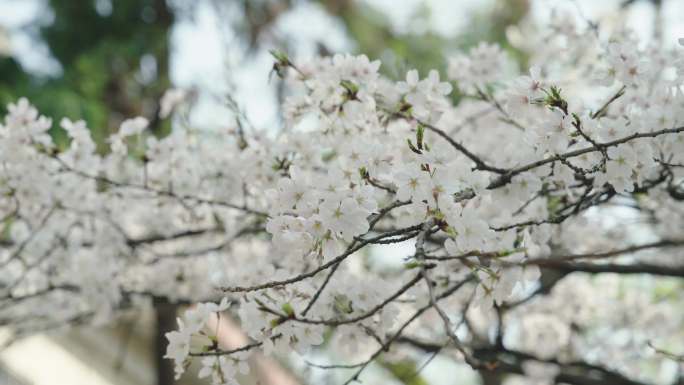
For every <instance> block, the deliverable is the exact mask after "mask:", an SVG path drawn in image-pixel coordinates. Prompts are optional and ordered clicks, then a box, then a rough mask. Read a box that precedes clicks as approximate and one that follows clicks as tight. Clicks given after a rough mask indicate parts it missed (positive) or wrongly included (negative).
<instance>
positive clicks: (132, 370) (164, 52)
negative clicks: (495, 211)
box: [0, 0, 684, 385]
mask: <svg viewBox="0 0 684 385" xmlns="http://www.w3.org/2000/svg"><path fill="white" fill-rule="evenodd" d="M555 6H559V7H564V8H566V9H571V10H572V11H573V12H574V14H576V15H577V17H578V18H582V19H583V20H584V22H586V21H587V20H591V21H593V22H597V23H601V25H605V24H611V25H619V24H621V23H623V22H627V23H628V24H629V25H630V26H631V27H632V28H634V29H635V30H636V32H637V33H638V34H640V35H641V36H642V37H644V38H647V39H648V38H649V37H652V36H657V35H660V36H665V37H666V40H667V38H674V37H681V36H684V23H682V21H681V20H682V16H684V2H683V1H681V0H601V1H595V0H576V1H575V0H555V1H552V0H537V1H534V0H430V1H419V0H401V1H397V0H318V1H315V0H0V114H2V115H4V112H5V108H6V104H7V103H9V102H13V101H16V100H17V99H18V98H19V97H22V96H26V97H28V98H29V99H30V100H31V102H32V103H34V104H35V105H36V106H37V107H38V109H39V110H40V111H41V112H42V113H43V114H45V115H48V116H50V117H52V118H53V119H54V120H55V121H58V120H59V119H61V117H69V118H71V119H84V120H86V122H87V123H88V126H89V127H90V128H91V130H92V132H93V136H94V138H95V140H96V141H97V143H98V148H99V150H100V151H102V152H106V151H107V145H106V142H105V138H106V137H107V136H109V135H110V134H111V133H113V132H115V131H116V130H117V129H118V127H119V125H120V123H121V122H122V121H123V120H124V119H127V118H131V117H134V116H139V115H142V116H145V117H147V118H148V119H150V121H151V122H152V123H151V127H152V129H153V131H154V132H155V134H156V135H159V136H164V135H166V134H168V133H169V132H170V130H171V124H172V123H170V121H168V120H167V121H161V120H160V119H158V115H159V99H160V97H161V96H162V95H163V93H164V91H165V90H167V89H168V88H170V87H179V88H184V89H188V90H192V94H193V95H194V100H195V102H194V103H195V106H194V108H193V109H192V113H191V115H190V122H191V124H192V125H193V126H195V127H197V128H198V129H206V130H218V129H226V128H228V129H229V128H231V127H235V126H236V125H237V124H244V123H245V121H247V123H248V124H250V125H253V126H254V127H256V128H258V129H264V130H268V129H270V128H273V127H277V126H278V124H279V123H280V119H279V103H278V101H279V100H280V98H282V96H283V92H284V91H283V89H282V82H277V81H274V80H273V79H269V72H270V70H271V67H272V65H273V60H272V58H271V56H270V54H269V53H268V51H269V50H270V49H274V48H276V49H280V50H282V51H285V52H288V53H289V54H290V55H291V56H292V57H294V58H297V59H298V60H305V59H306V58H309V57H313V56H317V55H329V54H332V53H336V52H351V53H364V54H366V55H368V56H369V57H370V58H371V59H381V60H382V62H383V65H382V67H381V70H382V72H383V73H384V74H385V75H387V76H389V77H391V78H403V77H404V74H405V72H406V71H407V70H409V69H412V68H417V69H419V70H420V72H421V73H427V71H428V70H429V69H432V68H437V69H440V70H441V71H442V73H443V71H444V69H445V66H446V60H445V57H448V56H449V54H450V53H453V52H456V51H459V50H464V49H468V48H469V47H471V46H473V45H475V44H476V43H477V42H479V41H481V40H485V41H489V42H496V43H499V44H500V45H501V46H502V47H504V49H505V50H506V51H508V52H509V53H510V55H511V56H512V57H513V58H515V59H516V61H517V62H518V64H519V66H520V68H523V69H524V68H525V67H526V56H527V54H526V53H525V52H523V51H522V50H520V49H518V48H517V45H516V44H515V36H516V30H517V29H518V28H522V26H524V25H526V24H540V23H541V24H544V20H547V19H548V16H549V13H550V12H551V9H552V8H553V7H555ZM671 40H672V39H671ZM454 101H455V102H457V101H458V95H454ZM55 126H57V125H56V124H55ZM52 130H53V131H52V133H53V135H54V137H55V140H56V141H57V143H61V144H62V145H64V144H66V138H65V137H64V133H63V132H62V131H61V129H60V128H58V127H53V129H52ZM174 320H175V314H173V312H172V313H170V314H169V313H168V312H167V314H166V315H163V316H160V315H159V314H156V315H155V314H151V313H150V314H148V313H142V314H135V315H134V316H133V317H131V318H130V319H124V320H120V321H118V323H117V325H115V326H112V327H110V328H106V329H74V330H70V331H67V332H53V333H48V334H41V335H35V336H31V337H28V338H24V339H21V340H17V341H12V342H13V343H12V344H11V345H9V346H7V347H6V348H5V349H3V350H2V351H0V384H74V385H77V384H90V385H96V384H156V383H159V384H168V383H170V382H168V381H170V380H169V379H168V378H161V377H163V375H160V374H159V373H160V372H161V368H159V370H157V369H158V367H160V365H161V366H163V364H159V360H158V356H159V354H158V353H157V352H158V349H159V346H160V345H159V344H160V336H163V331H164V329H165V328H169V327H174V322H175V321H174ZM0 326H2V325H0ZM0 332H1V329H0ZM0 341H1V340H0ZM161 343H165V341H161ZM169 364H170V362H169ZM265 364H266V365H271V366H270V368H271V369H273V370H276V371H277V370H283V373H285V372H286V371H287V368H286V366H287V365H288V363H276V362H267V363H265ZM406 365H408V369H407V367H402V366H401V365H395V366H392V365H389V364H388V365H386V367H385V368H384V371H380V372H378V374H377V376H378V379H379V380H378V381H379V383H397V384H414V385H417V384H445V385H446V384H456V383H459V384H464V383H473V384H477V383H478V382H479V381H480V380H479V378H477V377H476V376H472V374H471V376H470V377H468V373H462V374H460V375H458V376H455V375H454V373H455V372H454V371H457V370H460V369H458V367H456V366H454V365H453V363H450V362H442V361H440V359H436V360H435V362H434V363H432V364H431V365H430V367H429V368H427V369H426V370H424V371H421V375H420V376H413V377H410V378H405V377H406V376H405V375H404V376H402V373H406V372H407V370H408V371H409V372H412V371H413V369H412V368H413V367H415V366H416V365H417V364H416V363H412V362H409V363H407V364H406ZM267 367H269V366H267ZM445 373H449V374H447V375H445ZM193 377H194V376H192V375H186V376H185V377H184V378H183V380H181V382H179V383H183V384H186V383H200V382H199V381H198V380H195V379H193ZM284 377H287V376H286V375H285V376H284ZM164 381H166V382H164ZM273 381H274V382H273V383H266V382H264V381H262V384H263V385H276V384H277V383H282V384H286V383H288V384H290V383H292V384H294V383H298V382H297V381H296V380H294V379H293V377H292V378H287V379H285V380H282V381H284V382H278V380H273ZM287 381H290V382H287Z"/></svg>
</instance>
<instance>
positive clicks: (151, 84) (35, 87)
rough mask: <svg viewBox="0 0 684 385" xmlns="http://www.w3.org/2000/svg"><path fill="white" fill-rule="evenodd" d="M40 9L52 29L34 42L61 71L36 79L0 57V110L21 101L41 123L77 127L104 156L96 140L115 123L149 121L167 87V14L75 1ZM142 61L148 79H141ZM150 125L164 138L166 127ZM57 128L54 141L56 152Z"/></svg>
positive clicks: (142, 6)
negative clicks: (66, 121) (82, 123)
mask: <svg viewBox="0 0 684 385" xmlns="http://www.w3.org/2000/svg"><path fill="white" fill-rule="evenodd" d="M46 3H47V4H49V9H50V12H52V13H53V15H54V17H53V20H54V21H53V22H52V23H50V24H48V25H45V26H41V27H39V28H40V29H39V36H40V38H41V39H42V40H43V41H45V43H47V45H48V47H49V49H50V53H51V55H52V56H53V57H54V58H55V59H56V60H57V61H58V62H59V63H60V65H61V68H62V71H61V73H60V74H59V75H58V76H54V77H47V78H46V77H40V76H36V75H34V74H31V73H27V72H25V71H24V70H23V69H22V68H21V66H20V65H18V63H17V62H16V61H15V59H14V58H12V57H0V106H1V107H0V109H4V108H5V106H6V104H7V103H9V102H13V101H16V100H17V99H18V98H20V97H22V96H26V97H28V98H29V99H30V100H31V102H32V103H33V104H35V105H36V106H37V107H38V109H39V110H40V111H41V113H43V114H45V115H47V116H50V117H53V118H58V117H63V116H65V117H69V118H71V119H85V120H86V121H87V122H88V125H89V127H90V128H91V130H92V133H93V137H94V139H95V141H96V142H97V143H98V146H99V149H100V151H104V150H105V148H106V145H105V143H104V139H105V138H106V137H107V136H108V135H109V134H110V133H111V132H113V131H115V130H116V129H117V128H118V126H119V124H120V122H121V121H122V120H123V119H126V118H129V117H132V116H136V115H143V116H148V117H149V118H153V117H154V116H156V109H157V100H158V98H159V96H160V95H161V93H162V92H163V90H164V89H166V88H167V87H168V85H169V80H168V56H169V49H168V32H169V27H170V26H171V25H172V23H173V14H172V13H171V12H170V11H169V9H168V7H167V4H166V1H165V0H116V1H111V3H107V2H104V3H105V7H102V6H101V7H96V2H95V1H81V0H79V1H71V0H70V1H64V0H50V1H46ZM107 4H109V6H108V7H107V6H106V5H107ZM145 57H146V58H147V63H150V64H149V65H148V67H150V66H151V67H152V70H151V73H152V74H153V78H150V76H147V77H145V76H143V75H142V73H141V60H142V58H145ZM152 58H154V60H151V59H152ZM154 63H156V70H154V65H153V64H154ZM147 72H148V73H149V72H150V70H148V71H147ZM153 123H155V126H154V128H155V129H156V131H157V132H163V131H166V130H168V127H167V126H168V124H167V125H162V124H161V122H158V121H156V120H153ZM57 126H58V124H54V125H53V134H54V137H55V140H56V142H57V143H58V144H60V145H64V144H65V143H66V138H65V136H64V133H63V131H62V130H61V129H60V128H58V127H57Z"/></svg>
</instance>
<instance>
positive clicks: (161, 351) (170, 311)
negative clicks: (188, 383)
mask: <svg viewBox="0 0 684 385" xmlns="http://www.w3.org/2000/svg"><path fill="white" fill-rule="evenodd" d="M155 315H156V318H157V325H156V330H155V336H154V345H155V346H154V347H155V349H154V354H155V361H156V366H157V368H156V369H157V385H173V384H174V383H175V380H174V371H173V361H172V360H169V359H167V358H164V355H165V354H166V346H167V344H168V340H167V339H166V336H165V334H166V333H168V332H170V331H173V330H174V329H175V328H176V305H173V304H168V303H157V304H155Z"/></svg>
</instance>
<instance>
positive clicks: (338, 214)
mask: <svg viewBox="0 0 684 385" xmlns="http://www.w3.org/2000/svg"><path fill="white" fill-rule="evenodd" d="M319 210H320V216H321V221H322V222H323V226H324V227H325V228H328V229H330V230H332V231H333V233H335V234H336V235H339V236H340V237H341V238H342V239H344V240H345V241H347V242H351V241H352V240H353V239H354V237H355V236H357V235H361V234H364V233H366V231H368V220H367V219H366V217H367V216H368V215H369V214H370V213H369V212H368V211H366V210H364V209H362V208H361V206H359V204H358V203H357V202H356V200H354V199H352V198H344V199H343V200H342V201H341V202H340V201H337V200H329V199H328V200H325V201H324V202H323V203H322V204H321V206H320V208H319Z"/></svg>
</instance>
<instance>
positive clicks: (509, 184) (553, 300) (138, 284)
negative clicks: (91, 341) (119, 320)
mask: <svg viewBox="0 0 684 385" xmlns="http://www.w3.org/2000/svg"><path fill="white" fill-rule="evenodd" d="M554 20H555V21H554V22H553V23H554V25H552V26H551V27H552V28H551V31H552V32H553V33H555V34H560V35H562V36H563V37H564V38H565V42H564V43H563V45H564V46H565V47H566V48H567V52H566V53H568V55H570V56H573V59H574V60H570V58H568V57H566V56H558V57H555V55H553V54H552V53H554V52H556V51H553V50H555V49H557V48H558V47H557V45H555V44H549V46H548V49H546V50H545V49H542V47H539V50H538V51H530V52H529V61H530V64H531V66H530V68H529V69H525V70H524V71H521V72H520V73H519V74H518V75H517V76H516V75H515V74H516V72H515V66H513V65H512V59H511V58H510V57H509V55H508V54H507V53H506V51H505V50H504V49H502V48H501V47H499V46H497V45H495V44H489V43H481V44H480V45H477V46H475V47H474V48H472V49H470V50H469V51H468V53H467V54H458V55H456V56H454V57H453V58H451V59H450V62H449V70H448V79H449V80H450V81H443V80H442V79H441V78H440V74H439V72H438V71H436V70H433V71H430V72H428V73H427V74H421V73H419V72H418V71H417V70H410V71H407V73H406V74H402V75H401V76H400V78H398V79H392V78H389V77H387V76H384V75H382V74H381V67H380V66H381V64H380V62H379V61H371V60H370V59H368V58H367V57H366V56H363V55H361V56H352V55H335V56H333V57H330V58H317V59H313V60H311V61H310V62H301V63H300V62H296V61H295V60H294V59H293V58H290V57H288V56H287V55H286V54H284V53H280V52H274V59H275V61H276V63H275V65H274V69H276V75H278V76H280V77H281V78H282V79H281V80H282V81H283V82H284V86H285V89H286V91H287V92H286V93H285V94H286V95H287V96H286V98H285V100H284V101H283V106H282V107H283V115H284V119H283V126H284V127H283V129H282V131H278V132H276V131H275V130H274V131H273V132H269V133H265V132H259V131H257V130H245V129H244V126H246V125H242V124H239V127H235V129H230V130H216V131H207V132H204V131H200V130H196V129H194V128H193V127H189V126H188V124H189V123H188V121H187V120H186V119H176V120H174V122H175V126H174V129H173V131H172V133H170V134H169V135H168V136H165V137H157V136H155V135H153V133H152V132H151V131H153V130H151V127H150V125H153V124H154V121H156V119H155V120H152V119H149V120H148V119H147V118H143V117H138V118H133V119H129V120H125V121H124V122H123V123H122V124H121V126H120V128H119V130H118V132H116V133H114V134H112V135H111V136H110V137H109V138H108V140H107V141H106V145H107V146H108V148H107V151H102V150H101V149H100V150H98V148H97V146H96V144H95V142H94V141H93V139H92V137H91V135H90V131H89V130H88V128H87V126H86V124H85V122H83V121H75V122H74V121H71V120H68V119H64V120H62V121H61V123H60V125H59V126H60V127H59V128H58V127H54V128H53V127H52V122H51V121H50V119H48V118H46V117H43V116H40V115H39V113H38V111H37V110H36V109H35V108H34V107H32V106H31V105H30V104H29V103H28V101H26V100H25V99H22V100H20V101H18V102H17V103H15V104H11V105H10V106H9V107H8V114H7V116H6V117H5V120H4V123H3V124H2V125H0V164H1V167H0V192H1V193H2V194H0V218H2V224H3V226H4V229H3V232H2V233H3V234H4V235H3V239H2V243H3V248H2V252H1V253H0V269H1V270H0V271H2V274H0V296H2V297H0V301H1V302H0V309H2V316H1V317H0V319H2V320H3V322H4V321H5V320H7V322H8V323H11V324H13V325H16V328H17V330H18V331H19V332H26V333H28V332H31V331H33V330H41V329H44V328H49V326H50V325H51V324H54V323H58V324H63V323H64V322H70V321H68V320H75V321H73V323H81V322H91V321H93V322H101V321H105V320H111V319H112V316H113V315H116V314H118V313H119V312H123V311H127V310H129V309H130V308H131V307H132V306H143V307H151V306H154V304H155V303H158V302H159V301H167V302H169V303H176V302H178V301H182V302H184V303H198V304H197V305H195V306H194V307H192V308H191V309H190V310H187V311H186V313H185V314H184V316H183V317H182V318H181V319H179V321H178V324H179V326H178V330H177V331H173V332H170V333H168V334H167V338H168V340H169V346H168V350H167V354H166V357H167V358H169V359H172V360H174V362H175V367H176V375H177V376H180V375H181V374H182V373H183V372H184V371H185V369H186V368H187V367H188V365H189V363H190V362H191V361H193V360H197V361H198V362H200V363H201V366H202V368H201V370H200V372H199V375H200V377H211V378H212V382H213V383H215V384H234V383H236V379H235V377H236V375H237V374H238V373H246V372H247V371H248V369H249V368H248V365H247V359H248V358H250V357H252V356H251V354H252V352H254V351H261V352H263V353H265V354H281V355H284V354H287V353H289V352H292V351H294V352H297V354H298V355H307V354H309V353H310V352H311V351H312V350H315V351H316V352H317V353H320V354H317V356H320V355H326V354H327V350H329V349H330V345H335V346H339V347H341V349H339V350H340V352H341V355H342V358H356V359H355V360H354V364H353V365H351V366H352V367H353V368H358V370H359V372H358V373H357V375H356V376H355V377H353V378H354V379H356V378H357V376H358V375H359V374H360V373H361V371H363V370H364V368H365V367H366V366H368V365H369V364H370V362H372V361H373V360H375V359H376V358H377V357H378V356H379V355H380V354H381V353H382V352H385V351H389V350H390V349H395V347H396V348H397V349H399V348H400V347H399V346H398V345H400V344H401V345H402V346H403V345H407V346H409V348H408V349H413V348H418V349H426V348H430V349H437V348H439V349H443V348H444V349H447V348H449V349H451V348H453V349H456V350H457V355H458V356H459V357H461V358H463V359H464V361H465V363H467V364H468V365H471V366H472V367H473V368H475V369H478V370H483V368H490V367H492V368H497V367H498V366H496V365H495V364H492V363H491V362H496V361H497V360H499V359H502V357H503V356H505V359H515V360H516V362H513V363H509V364H507V365H504V366H501V367H502V368H503V369H501V370H504V369H506V368H508V367H509V366H510V367H512V368H513V369H511V370H512V371H513V372H515V373H526V374H527V375H528V377H530V378H533V379H534V380H535V381H536V383H552V382H554V379H557V378H556V376H559V375H560V374H562V373H565V372H567V370H566V369H568V368H570V369H572V370H574V372H573V373H575V372H577V373H579V372H581V371H582V370H585V369H586V368H588V367H591V368H592V371H591V372H590V373H588V374H587V373H585V374H586V375H587V376H588V377H587V378H590V379H592V378H593V377H592V376H598V375H603V376H607V377H606V378H617V377H611V376H623V375H628V374H629V375H633V376H635V377H639V376H640V375H641V374H639V373H646V372H647V371H646V370H644V371H643V372H639V371H638V368H639V367H640V365H643V366H646V365H647V364H648V363H649V362H650V361H649V360H651V359H652V358H651V357H650V356H648V357H647V355H646V354H644V353H643V352H644V351H643V349H644V346H645V345H646V344H648V343H650V342H654V343H669V341H673V340H677V338H668V334H669V335H671V336H675V337H681V336H682V330H684V328H682V327H681V326H682V325H683V324H682V322H684V320H683V319H682V317H681V315H679V316H677V315H676V314H675V313H676V312H675V311H674V309H679V308H681V306H682V298H681V295H677V292H676V285H672V284H670V283H668V282H669V281H667V282H665V281H662V280H659V278H650V279H649V280H643V281H639V282H638V283H635V281H634V280H629V279H628V278H614V280H612V281H611V279H612V278H603V279H592V278H590V277H588V276H586V275H582V274H583V273H584V274H597V275H599V276H601V277H606V275H604V273H614V274H615V275H616V276H620V277H621V276H622V275H631V274H634V273H640V274H645V275H648V276H650V277H668V276H671V277H675V279H676V277H679V278H681V276H682V274H684V273H682V269H684V266H682V264H681V256H682V254H681V251H680V249H681V246H684V240H683V239H682V238H681V234H680V233H681V231H680V230H681V228H682V225H684V209H682V207H681V201H682V200H684V184H683V181H684V99H683V98H684V93H683V92H682V87H684V72H683V71H682V66H681V63H682V62H683V60H684V59H682V57H683V56H684V55H683V52H684V49H683V48H682V47H678V48H677V49H662V48H660V47H655V46H644V47H643V48H638V47H639V44H636V42H635V40H634V38H633V37H632V36H631V35H629V34H624V33H616V34H615V35H614V36H613V37H611V39H610V40H609V41H602V40H599V39H598V37H597V36H595V35H594V34H593V33H592V32H591V30H590V29H588V30H587V31H581V30H579V29H577V28H576V25H575V23H574V22H568V21H567V19H564V18H562V17H556V18H554ZM523 48H524V47H522V48H520V49H523ZM597 52H598V57H599V59H598V62H596V60H594V59H592V60H593V61H592V60H589V59H587V57H592V58H595V57H596V53H597ZM550 58H552V59H554V60H551V59H550ZM586 63H593V64H592V65H587V64H586ZM578 73H580V74H582V76H581V77H578V76H577V74H578ZM587 74H591V76H589V75H587ZM596 78H600V79H601V80H602V82H600V83H597V82H596V81H595V80H596ZM454 87H457V88H458V91H459V94H460V95H461V96H462V98H461V99H459V103H458V104H455V105H454V99H452V98H451V93H452V91H453V88H454ZM190 95H191V92H190V91H184V90H171V91H169V92H168V93H167V94H166V95H165V96H164V98H163V100H162V102H161V104H162V105H161V111H160V118H162V119H166V118H168V117H172V116H177V115H174V114H181V113H183V112H184V111H186V107H187V108H190V106H189V104H188V103H189V99H191V98H190ZM597 95H598V96H600V98H599V100H597ZM238 118H239V119H244V117H243V116H239V117H238ZM239 119H238V120H239ZM50 129H59V130H64V132H65V133H66V135H67V137H68V139H69V140H68V144H67V145H66V146H58V145H56V144H55V143H54V142H53V140H52V137H51V135H50V134H49V130H50ZM616 206H617V207H619V210H617V209H615V207H616ZM623 217H624V218H623ZM616 218H617V219H616ZM623 219H624V220H623ZM626 240H627V241H626ZM631 240H634V242H631ZM637 240H638V241H641V240H643V242H637ZM647 241H652V242H650V243H649V242H647ZM635 244H636V245H635ZM651 249H656V250H658V251H661V253H651V254H649V250H651ZM390 250H394V251H395V253H389V252H388V251H390ZM397 250H398V253H400V254H401V255H400V256H398V257H396V256H395V257H392V256H391V255H395V254H396V253H397ZM665 250H667V252H665ZM651 251H653V250H651ZM378 255H380V256H381V257H378ZM614 259H618V260H619V261H618V262H615V261H614ZM608 277H610V276H608ZM602 285H603V286H602ZM602 287H603V288H605V289H606V290H605V291H602V290H603V289H602ZM641 288H646V289H648V290H650V292H651V293H653V296H651V297H649V296H647V295H640V293H641ZM673 288H674V289H673ZM217 289H221V290H220V291H219V290H217ZM608 289H610V290H608ZM618 292H619V293H618ZM217 293H218V294H217ZM642 294H643V293H642ZM229 301H230V303H232V304H233V306H229ZM217 303H218V304H217ZM613 307H618V308H619V310H616V311H614V312H613V313H608V312H607V311H606V310H605V309H608V308H611V309H612V308H613ZM636 308H648V309H650V310H649V311H652V314H656V315H657V316H653V317H647V316H646V315H642V314H638V315H637V314H635V313H637V312H635V311H634V310H633V309H636ZM639 313H641V312H639ZM221 314H222V315H221ZM221 316H231V317H236V318H239V320H240V321H241V325H242V328H243V329H244V331H245V332H246V333H247V335H248V336H249V338H250V339H251V342H250V343H249V344H247V345H245V346H242V347H240V348H238V349H232V350H231V349H228V348H226V347H224V346H221V344H220V342H219V338H218V337H219V336H218V335H217V334H219V332H217V330H216V328H214V327H213V326H211V325H212V323H215V321H216V319H217V318H219V317H221ZM459 318H460V321H458V322H460V323H459V324H455V322H456V321H457V320H458V319H459ZM65 320H67V321H65ZM416 320H420V321H418V322H414V321H416ZM659 322H660V324H659V326H658V327H657V328H655V327H653V325H654V324H658V323H659ZM613 329H614V330H617V329H620V330H625V331H626V333H632V332H633V333H634V336H633V338H630V339H629V341H627V342H625V340H624V338H623V339H622V340H620V338H612V336H613V335H612V334H611V330H613ZM428 337H430V338H433V339H434V341H426V340H427V339H429V338H428ZM446 339H448V341H449V344H448V345H444V341H445V340H446ZM679 340H681V338H680V339H679ZM327 341H334V343H333V344H326V342H327ZM626 345H629V346H630V347H631V350H630V349H626V348H624V346H626ZM435 346H436V347H437V348H435ZM623 348H624V349H623ZM674 348H678V346H674ZM515 349H518V350H515ZM622 350H625V351H628V352H627V353H624V352H622V353H621V351H622ZM597 352H599V353H604V352H605V353H606V354H609V355H607V356H605V357H606V358H605V359H604V358H603V357H604V356H602V354H599V353H597ZM336 356H337V352H336ZM358 356H364V357H365V359H366V361H362V363H361V364H358ZM597 357H601V358H600V359H598V358H597ZM482 360H484V362H482ZM490 360H491V362H490ZM509 361H510V360H509ZM583 361H587V362H588V363H584V364H577V362H583ZM595 361H597V362H595ZM507 362H508V361H507ZM590 365H592V366H590ZM598 365H603V366H605V368H604V367H603V366H602V367H600V370H599V369H595V368H597V367H599V366H598ZM625 368H637V369H625ZM594 369H595V370H594ZM491 370H493V369H491ZM611 370H613V371H611ZM614 371H621V372H620V373H618V372H614ZM559 373H560V374H559ZM577 373H575V374H576V375H578V376H580V375H582V373H579V374H577ZM607 373H608V374H607ZM621 373H622V374H621Z"/></svg>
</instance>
